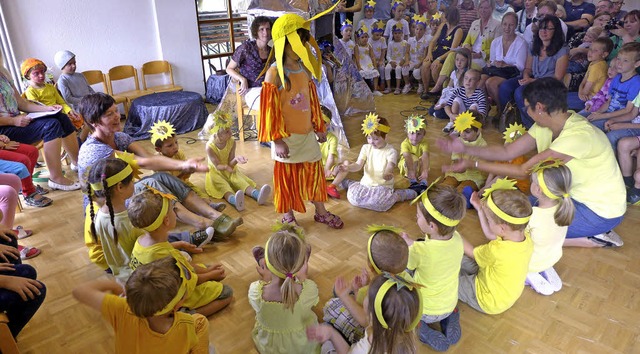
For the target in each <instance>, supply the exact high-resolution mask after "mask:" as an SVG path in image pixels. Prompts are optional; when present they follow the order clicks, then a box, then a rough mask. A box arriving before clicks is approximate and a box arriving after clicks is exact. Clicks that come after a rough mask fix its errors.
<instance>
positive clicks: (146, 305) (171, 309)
mask: <svg viewBox="0 0 640 354" xmlns="http://www.w3.org/2000/svg"><path fill="white" fill-rule="evenodd" d="M187 274H188V271H187V270H186V269H185V268H184V267H182V266H181V265H180V263H179V262H176V260H175V259H173V258H171V257H165V258H162V259H159V260H157V261H154V262H151V263H149V264H146V265H142V266H140V267H139V268H138V269H137V270H136V271H135V272H134V273H133V274H132V275H131V277H130V278H129V280H128V281H127V284H126V287H125V288H126V294H127V296H126V297H122V296H121V295H123V290H124V289H122V286H121V285H120V284H118V283H117V282H115V281H112V280H94V281H91V282H89V283H86V284H83V285H80V286H79V287H77V288H76V289H74V290H73V296H74V297H75V298H76V299H77V300H78V301H80V302H81V303H83V304H85V305H88V306H90V307H91V308H93V309H94V310H97V311H100V313H101V314H102V317H103V318H104V319H105V320H106V321H107V322H109V324H111V326H112V327H113V329H114V331H115V337H116V348H115V349H116V350H115V352H116V353H140V354H142V353H150V354H151V353H193V354H196V353H200V354H206V353H209V350H210V348H209V321H207V319H206V317H204V316H202V315H200V314H193V315H191V314H188V313H184V312H178V309H179V308H180V306H181V304H182V303H183V302H184V297H185V291H186V288H187V283H188V282H189V280H188V279H187V278H186V277H187Z"/></svg>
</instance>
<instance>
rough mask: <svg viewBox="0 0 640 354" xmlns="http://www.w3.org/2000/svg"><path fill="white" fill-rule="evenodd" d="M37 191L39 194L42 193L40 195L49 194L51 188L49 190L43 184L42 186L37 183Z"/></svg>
mask: <svg viewBox="0 0 640 354" xmlns="http://www.w3.org/2000/svg"><path fill="white" fill-rule="evenodd" d="M36 193H38V194H40V195H45V194H48V193H49V190H48V189H46V188H44V187H42V186H41V185H39V184H36Z"/></svg>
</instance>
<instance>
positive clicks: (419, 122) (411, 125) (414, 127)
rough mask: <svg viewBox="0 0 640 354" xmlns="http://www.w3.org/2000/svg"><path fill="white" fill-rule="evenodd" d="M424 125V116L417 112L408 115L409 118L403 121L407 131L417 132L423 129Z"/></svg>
mask: <svg viewBox="0 0 640 354" xmlns="http://www.w3.org/2000/svg"><path fill="white" fill-rule="evenodd" d="M426 126H427V125H426V123H425V121H424V117H423V116H419V115H417V114H412V115H410V116H409V118H407V120H405V121H404V127H405V129H406V130H407V133H417V132H419V131H420V129H425V128H426Z"/></svg>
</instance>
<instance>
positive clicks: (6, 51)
mask: <svg viewBox="0 0 640 354" xmlns="http://www.w3.org/2000/svg"><path fill="white" fill-rule="evenodd" d="M0 44H2V45H1V46H0V65H2V66H4V68H5V69H7V70H8V71H9V73H10V74H11V77H12V78H13V82H14V84H15V86H16V88H18V90H22V85H21V84H20V83H21V81H22V80H20V69H19V67H18V63H17V62H16V58H15V55H14V53H13V47H12V46H11V39H10V38H9V32H8V31H7V22H6V20H5V16H4V9H3V4H2V3H0Z"/></svg>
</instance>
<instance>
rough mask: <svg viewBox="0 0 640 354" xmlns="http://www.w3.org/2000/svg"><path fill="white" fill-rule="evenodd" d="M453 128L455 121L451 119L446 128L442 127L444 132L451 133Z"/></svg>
mask: <svg viewBox="0 0 640 354" xmlns="http://www.w3.org/2000/svg"><path fill="white" fill-rule="evenodd" d="M452 130H453V122H451V121H449V123H447V125H445V126H444V128H442V132H443V133H447V134H449V133H451V131H452Z"/></svg>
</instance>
